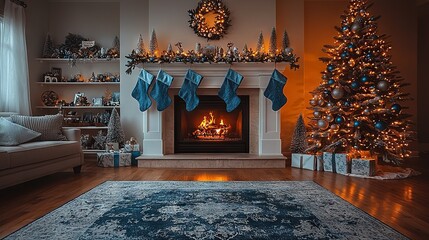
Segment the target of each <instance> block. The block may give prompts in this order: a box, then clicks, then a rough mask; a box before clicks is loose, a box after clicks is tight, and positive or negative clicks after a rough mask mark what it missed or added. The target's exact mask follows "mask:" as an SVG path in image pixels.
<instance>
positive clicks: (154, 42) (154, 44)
mask: <svg viewBox="0 0 429 240" xmlns="http://www.w3.org/2000/svg"><path fill="white" fill-rule="evenodd" d="M149 50H150V54H151V55H156V54H157V52H158V39H156V33H155V29H153V30H152V36H151V38H150V45H149Z"/></svg>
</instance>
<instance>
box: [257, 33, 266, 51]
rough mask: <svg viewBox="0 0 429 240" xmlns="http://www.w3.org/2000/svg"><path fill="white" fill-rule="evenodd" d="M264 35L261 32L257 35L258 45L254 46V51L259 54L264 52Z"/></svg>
mask: <svg viewBox="0 0 429 240" xmlns="http://www.w3.org/2000/svg"><path fill="white" fill-rule="evenodd" d="M264 50H265V49H264V35H262V32H261V33H260V34H259V38H258V44H257V45H256V51H257V52H259V53H262V52H264Z"/></svg>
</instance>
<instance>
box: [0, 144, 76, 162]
mask: <svg viewBox="0 0 429 240" xmlns="http://www.w3.org/2000/svg"><path fill="white" fill-rule="evenodd" d="M2 150H3V151H7V152H8V155H9V160H10V167H18V166H23V165H28V164H33V163H38V162H43V161H48V160H51V159H55V158H61V157H64V156H68V155H73V154H76V153H79V152H81V148H80V142H77V141H40V142H29V143H24V144H21V145H19V146H16V147H2Z"/></svg>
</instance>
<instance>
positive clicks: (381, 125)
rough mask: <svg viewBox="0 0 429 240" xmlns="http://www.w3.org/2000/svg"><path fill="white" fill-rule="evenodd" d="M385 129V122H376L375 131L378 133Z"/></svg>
mask: <svg viewBox="0 0 429 240" xmlns="http://www.w3.org/2000/svg"><path fill="white" fill-rule="evenodd" d="M386 128H387V123H386V122H383V121H377V122H376V123H375V129H377V130H378V131H383V130H384V129H386Z"/></svg>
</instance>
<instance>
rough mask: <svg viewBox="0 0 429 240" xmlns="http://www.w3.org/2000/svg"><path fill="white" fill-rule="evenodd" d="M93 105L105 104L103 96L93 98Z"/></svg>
mask: <svg viewBox="0 0 429 240" xmlns="http://www.w3.org/2000/svg"><path fill="white" fill-rule="evenodd" d="M92 106H103V98H101V97H98V98H93V99H92Z"/></svg>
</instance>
